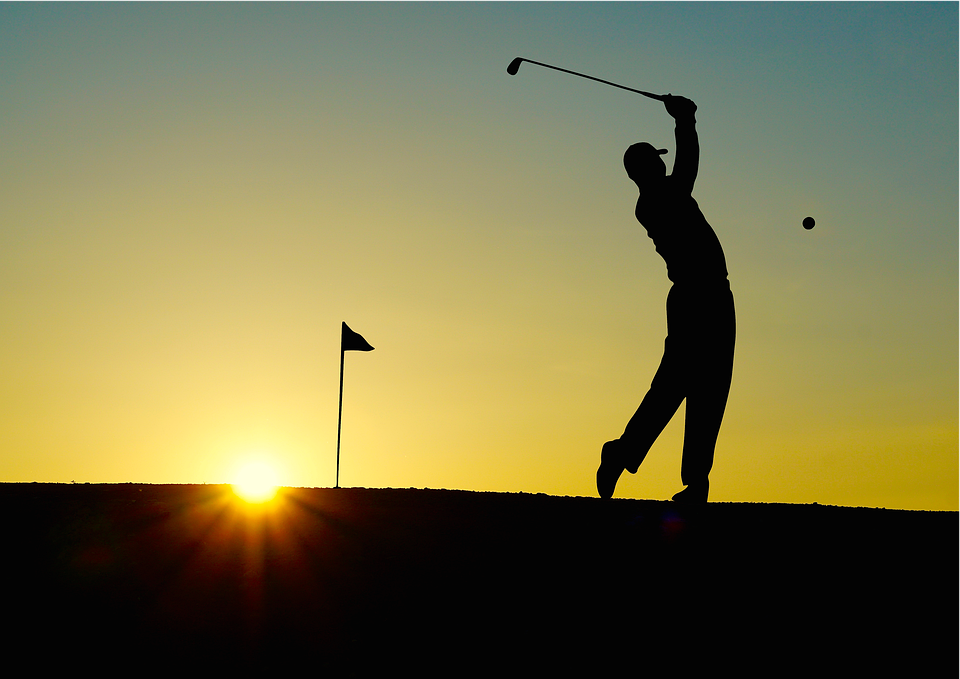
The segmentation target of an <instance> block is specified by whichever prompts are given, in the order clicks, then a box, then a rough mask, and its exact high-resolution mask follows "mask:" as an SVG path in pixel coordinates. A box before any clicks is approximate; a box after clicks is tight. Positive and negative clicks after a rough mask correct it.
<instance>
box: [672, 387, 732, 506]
mask: <svg viewBox="0 0 960 679" xmlns="http://www.w3.org/2000/svg"><path fill="white" fill-rule="evenodd" d="M729 376H730V373H729V372H728V373H727V377H726V379H723V378H722V377H721V378H719V379H714V380H711V382H710V383H708V384H706V385H699V386H698V387H696V388H694V389H693V390H691V392H690V394H688V395H687V412H686V421H685V423H684V430H683V462H682V464H681V466H680V479H681V481H683V485H685V486H694V487H697V488H704V489H706V488H709V481H708V477H709V475H710V470H711V469H712V468H713V457H714V451H715V450H716V447H717V437H718V436H719V434H720V424H721V423H722V422H723V413H724V410H725V409H726V407H727V396H728V394H729V393H730V377H729Z"/></svg>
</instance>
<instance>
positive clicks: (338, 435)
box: [336, 334, 343, 488]
mask: <svg viewBox="0 0 960 679" xmlns="http://www.w3.org/2000/svg"><path fill="white" fill-rule="evenodd" d="M342 422H343V335H342V334H341V335H340V414H339V415H337V485H336V487H337V488H339V487H340V425H341V423H342Z"/></svg>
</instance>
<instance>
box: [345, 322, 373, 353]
mask: <svg viewBox="0 0 960 679" xmlns="http://www.w3.org/2000/svg"><path fill="white" fill-rule="evenodd" d="M340 351H373V347H371V346H370V343H369V342H367V340H365V339H363V336H362V335H360V333H356V332H354V331H353V330H351V329H350V328H349V327H348V326H347V324H346V323H343V327H341V328H340Z"/></svg>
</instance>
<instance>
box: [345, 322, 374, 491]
mask: <svg viewBox="0 0 960 679" xmlns="http://www.w3.org/2000/svg"><path fill="white" fill-rule="evenodd" d="M347 351H373V347H371V346H370V343H369V342H368V341H367V340H365V339H363V336H362V335H361V334H360V333H356V332H354V331H353V330H351V329H350V327H349V326H348V325H347V324H346V323H345V322H344V323H342V325H341V326H340V413H339V415H337V486H336V487H337V488H339V487H340V425H341V424H342V423H343V354H344V352H347Z"/></svg>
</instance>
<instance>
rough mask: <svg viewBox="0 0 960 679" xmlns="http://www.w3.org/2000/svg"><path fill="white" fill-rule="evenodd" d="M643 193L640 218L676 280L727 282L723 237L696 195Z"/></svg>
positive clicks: (668, 189)
mask: <svg viewBox="0 0 960 679" xmlns="http://www.w3.org/2000/svg"><path fill="white" fill-rule="evenodd" d="M667 180H668V181H667V183H666V185H665V187H664V190H663V191H661V192H659V193H658V194H656V195H641V196H640V199H639V200H638V201H637V209H636V215H637V220H638V221H639V222H640V224H642V225H643V228H644V229H646V231H647V235H648V236H650V238H651V239H652V240H653V245H654V247H655V248H656V250H657V253H658V254H659V255H660V256H661V257H663V261H664V262H666V264H667V278H669V279H670V280H671V281H673V282H674V283H703V284H711V283H716V284H724V285H725V284H726V278H727V263H726V259H725V258H724V256H723V248H722V247H721V246H720V239H719V238H717V234H716V233H714V231H713V229H712V228H711V227H710V225H709V224H708V223H707V220H706V219H705V218H704V216H703V213H702V212H700V206H698V205H697V201H696V200H694V199H693V196H691V195H689V194H684V193H681V192H677V191H675V190H673V186H672V183H671V182H670V181H669V180H670V177H668V178H667Z"/></svg>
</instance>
